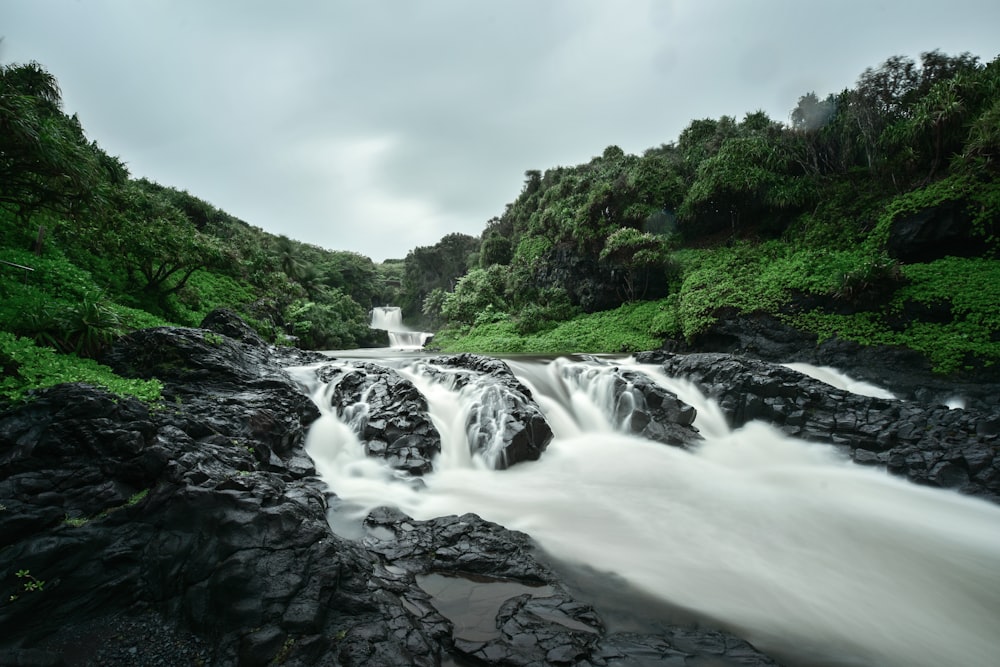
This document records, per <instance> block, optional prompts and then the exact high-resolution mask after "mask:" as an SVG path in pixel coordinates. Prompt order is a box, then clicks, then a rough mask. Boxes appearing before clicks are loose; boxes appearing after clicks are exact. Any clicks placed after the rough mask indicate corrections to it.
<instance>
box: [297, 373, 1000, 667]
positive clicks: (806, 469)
mask: <svg viewBox="0 0 1000 667" xmlns="http://www.w3.org/2000/svg"><path fill="white" fill-rule="evenodd" d="M369 360H370V359H369ZM383 363H385V364H386V365H391V366H393V367H394V368H396V369H397V370H398V371H399V372H400V373H402V374H403V375H405V376H406V377H407V378H409V379H410V380H411V381H413V382H414V383H415V384H416V385H417V387H418V388H420V390H421V391H422V392H423V393H424V394H425V396H426V397H427V399H428V401H429V405H430V412H431V416H432V419H433V421H434V422H435V425H436V426H437V427H438V429H439V431H440V432H441V434H442V438H443V449H442V452H441V455H440V456H439V458H438V460H437V461H436V465H435V471H434V472H433V473H432V474H429V475H427V476H425V478H424V480H425V482H426V485H425V486H424V488H422V489H419V490H417V489H414V488H413V486H412V485H409V484H405V483H401V482H400V481H399V480H398V479H397V477H396V475H394V474H393V473H392V472H391V471H389V470H388V469H387V468H386V466H385V465H384V463H383V462H382V461H380V460H377V459H373V458H368V457H366V456H365V455H364V451H363V448H362V446H361V444H360V443H359V442H358V440H357V438H356V436H355V435H354V433H353V432H352V430H351V429H350V428H349V427H348V426H346V425H345V424H343V423H342V422H341V421H340V419H339V417H338V415H336V414H332V413H330V411H329V409H327V411H326V412H325V414H324V415H323V417H321V419H320V420H319V421H318V422H317V423H316V424H315V425H314V426H313V427H312V429H311V432H310V434H309V437H308V442H307V450H308V452H309V454H310V455H311V456H312V458H313V459H314V461H315V463H316V468H317V470H318V472H319V473H320V475H321V476H322V478H323V479H324V480H325V481H326V482H327V483H328V484H329V486H330V488H331V490H332V491H333V492H334V493H336V495H337V496H338V497H339V498H340V499H341V501H342V502H343V506H342V509H341V511H340V512H339V513H338V514H339V518H338V519H337V520H343V519H344V518H345V514H353V516H354V517H361V516H363V515H364V514H366V513H367V512H368V511H369V510H370V509H372V508H374V507H377V506H380V505H391V506H395V507H398V508H399V509H401V510H402V511H403V512H405V513H407V514H409V515H411V516H413V517H414V518H417V519H428V518H432V517H435V516H442V515H448V514H462V513H465V512H474V513H476V514H478V515H480V516H482V517H483V518H485V519H488V520H490V521H494V522H496V523H499V524H502V525H504V526H507V527H508V528H512V529H516V530H521V531H524V532H526V533H528V534H530V535H531V536H532V537H533V538H534V539H535V540H536V541H537V543H538V544H539V545H540V546H541V547H542V548H543V549H544V550H545V551H546V552H547V553H549V554H551V555H552V556H553V557H554V558H556V559H558V560H560V561H563V562H565V563H569V564H578V565H580V566H581V567H587V568H590V569H592V570H594V571H596V572H599V573H604V574H605V575H606V577H605V578H606V579H608V580H611V581H615V582H619V583H620V582H625V583H627V584H628V586H617V585H616V586H613V588H616V589H622V588H625V589H631V590H632V591H633V592H634V593H635V600H636V601H637V602H636V603H635V604H634V605H632V608H633V610H635V609H641V610H642V611H640V612H638V614H639V615H644V614H649V615H652V616H654V617H655V615H656V614H658V613H664V614H665V613H666V612H663V611H657V601H659V602H660V603H662V607H663V608H664V609H666V608H668V607H669V608H671V609H675V610H676V609H682V610H686V611H687V612H689V613H691V614H693V615H695V616H696V617H702V618H707V619H711V620H712V621H713V622H714V623H715V624H717V625H720V626H722V627H725V628H727V629H730V630H731V631H733V632H734V633H736V634H738V635H740V636H742V637H744V638H746V639H748V640H750V641H751V642H753V643H754V644H755V645H756V646H758V647H759V648H760V649H761V650H763V651H765V652H769V653H771V654H773V655H775V656H778V657H780V658H781V659H783V660H784V661H786V662H789V663H792V664H799V665H814V664H815V665H900V666H904V665H905V666H907V667H913V666H916V665H928V666H935V667H938V666H940V665H969V666H973V665H984V666H985V665H995V664H1000V662H998V661H1000V507H997V506H995V505H993V504H990V503H987V502H984V501H980V500H977V499H973V498H968V497H964V496H961V495H959V494H956V493H952V492H949V491H943V490H938V489H931V488H925V487H919V486H916V485H913V484H911V483H908V482H906V481H905V480H902V479H898V478H894V477H890V476H888V475H887V474H886V473H884V472H883V471H880V470H878V469H875V468H870V467H861V466H857V465H855V464H853V463H851V462H850V461H847V460H845V459H844V458H842V457H841V456H840V455H839V454H838V453H837V451H836V450H835V449H834V448H833V447H831V446H828V445H821V444H810V443H806V442H803V441H800V440H796V439H792V438H788V437H786V436H784V435H782V434H781V433H779V432H778V431H776V430H775V429H773V428H771V427H769V426H767V425H765V424H761V423H751V424H748V425H747V426H746V427H744V428H741V429H739V430H736V431H731V430H730V429H729V428H728V427H727V426H726V423H725V421H724V419H723V418H722V417H721V414H720V412H719V410H718V409H717V407H716V406H715V405H714V404H712V403H711V402H710V401H708V400H706V399H705V398H704V397H703V396H701V395H700V394H699V393H698V391H697V390H696V389H694V388H693V387H692V386H690V385H689V384H687V383H684V382H681V381H677V380H673V379H670V378H667V377H665V376H664V375H663V374H662V372H661V371H659V370H658V369H657V368H655V367H646V366H640V365H637V364H634V363H633V362H631V360H629V359H621V358H617V359H598V358H589V359H566V358H562V359H556V360H508V364H509V365H510V366H511V368H512V370H514V372H515V374H516V375H517V376H518V377H519V378H520V379H521V380H522V382H524V383H525V384H526V385H527V386H529V387H530V388H531V389H532V392H533V394H534V395H535V397H536V399H537V400H538V402H539V404H540V406H541V407H542V409H543V411H544V412H545V414H546V418H547V419H548V421H549V423H550V425H551V426H552V429H553V431H554V433H555V437H554V439H553V441H552V443H551V444H550V445H549V447H548V449H547V450H546V451H545V453H544V454H543V455H542V457H541V459H540V460H538V461H535V462H528V463H521V464H518V465H516V466H513V467H512V468H510V469H508V470H503V471H496V470H493V469H491V468H490V467H489V466H487V465H486V464H485V463H484V462H483V461H481V460H479V459H478V458H477V457H474V456H472V455H470V453H469V447H468V442H467V438H466V434H465V431H464V424H465V416H466V414H467V412H468V410H470V409H473V406H474V405H475V404H476V401H477V400H479V399H480V398H481V397H480V396H477V395H476V391H475V390H471V389H466V390H465V391H463V392H456V391H454V390H453V389H451V388H450V387H449V386H447V385H446V384H443V383H442V382H441V381H440V380H432V379H430V376H429V375H428V374H427V373H425V372H424V369H425V368H426V366H425V365H426V364H427V363H428V361H427V359H426V358H423V357H410V358H409V359H404V358H396V359H387V360H383ZM612 363H614V364H617V365H619V366H622V365H630V366H632V367H633V368H634V369H636V370H640V371H642V372H645V373H647V374H649V376H650V377H652V378H654V379H655V380H656V381H657V382H658V383H660V384H661V385H663V386H664V387H666V388H668V389H670V390H671V391H674V392H675V393H676V394H677V395H678V396H679V397H680V398H681V399H682V400H684V401H686V402H688V403H689V404H691V405H693V406H695V408H696V409H697V410H698V418H697V420H696V421H695V426H696V427H697V428H698V429H699V430H700V431H701V433H702V435H704V436H705V441H704V442H703V443H702V444H701V445H699V446H698V447H697V448H696V449H695V450H693V451H689V450H684V449H680V448H675V447H669V446H666V445H662V444H658V443H655V442H651V441H647V440H643V439H641V438H637V437H633V436H629V435H625V434H624V433H622V432H621V429H620V428H619V426H620V425H616V424H615V423H614V420H613V419H612V417H611V415H612V414H613V406H611V405H610V404H609V400H610V398H609V393H608V391H607V382H606V379H607V376H608V372H607V371H608V369H609V368H610V364H612ZM799 370H804V371H808V370H809V369H803V368H799ZM817 373H826V374H827V375H826V376H825V379H826V381H828V382H837V381H838V378H837V377H836V374H835V373H831V371H830V370H829V369H825V370H822V371H819V370H817ZM845 382H846V378H845ZM870 389H871V390H874V391H878V389H877V388H870ZM321 390H322V388H319V387H318V388H317V391H321ZM856 390H857V389H856ZM345 508H346V509H345ZM348 518H350V517H348ZM619 594H620V595H621V593H619ZM639 600H642V603H641V605H642V606H640V603H639V602H638V601H639ZM623 606H625V607H628V606H629V604H628V603H625V604H624V605H623ZM598 608H599V609H600V605H599V604H598ZM646 620H650V619H646ZM655 620H656V619H655V618H653V619H652V621H655ZM622 622H623V623H624V622H625V621H624V620H623V621H622Z"/></svg>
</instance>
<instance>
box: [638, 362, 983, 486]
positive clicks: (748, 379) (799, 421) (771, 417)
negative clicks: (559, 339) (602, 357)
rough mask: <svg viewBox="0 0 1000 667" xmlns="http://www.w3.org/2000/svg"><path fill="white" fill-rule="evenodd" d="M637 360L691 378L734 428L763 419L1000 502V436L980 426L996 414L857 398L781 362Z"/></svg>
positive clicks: (922, 479)
mask: <svg viewBox="0 0 1000 667" xmlns="http://www.w3.org/2000/svg"><path fill="white" fill-rule="evenodd" d="M638 358H639V360H641V361H643V362H644V363H659V364H660V365H661V366H662V367H663V369H664V371H665V372H667V373H668V374H670V375H673V376H678V377H686V378H688V379H689V380H691V381H692V382H694V383H695V384H696V385H697V386H698V387H699V389H700V390H701V391H703V392H704V393H705V394H706V395H708V396H710V397H712V398H714V399H715V400H716V401H718V403H719V406H720V408H721V409H722V411H723V413H724V414H725V416H726V418H727V421H728V422H729V425H730V426H732V427H734V428H738V427H740V426H743V425H744V424H746V423H747V422H749V421H752V420H760V421H765V422H768V423H770V424H774V425H775V426H777V427H779V428H780V429H781V430H782V431H783V432H785V433H787V434H788V435H791V436H795V437H799V438H802V439H805V440H810V441H814V442H827V443H831V444H834V445H837V446H838V447H840V448H841V449H842V450H844V451H845V452H846V453H848V454H850V456H851V457H852V458H853V459H854V460H855V462H857V463H861V464H874V465H885V466H886V467H887V469H888V470H889V472H892V473H894V474H898V475H904V476H906V477H907V478H909V479H910V480H912V481H914V482H917V483H919V484H928V485H931V486H939V487H944V488H951V489H956V490H958V491H961V492H963V493H967V494H970V495H976V496H981V497H984V498H987V499H991V500H994V501H998V500H1000V483H998V475H997V474H996V471H997V470H1000V457H998V456H997V453H998V451H1000V436H997V435H996V434H992V433H988V432H985V433H984V430H986V431H988V429H983V428H982V424H984V423H989V422H990V421H991V420H993V419H995V418H996V415H995V413H985V414H984V413H983V412H981V411H978V410H951V409H949V408H947V407H946V406H943V405H924V404H920V403H917V402H912V401H900V400H892V399H884V398H872V397H868V396H860V395H857V394H852V393H850V392H846V391H843V390H840V389H836V388H834V387H831V386H830V385H827V384H825V383H823V382H820V381H819V380H815V379H813V378H810V377H807V376H805V375H802V374H801V373H799V372H797V371H794V370H791V369H789V368H786V367H784V366H781V365H778V364H771V363H768V362H764V361H758V360H754V359H746V358H743V357H737V356H734V355H729V354H721V353H695V354H687V355H678V354H670V353H665V352H655V353H644V354H641V355H638Z"/></svg>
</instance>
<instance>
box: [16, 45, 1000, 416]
mask: <svg viewBox="0 0 1000 667" xmlns="http://www.w3.org/2000/svg"><path fill="white" fill-rule="evenodd" d="M664 139H665V142H664V143H663V144H662V145H660V146H655V147H651V148H649V149H648V150H646V151H645V152H644V153H643V154H642V155H631V154H626V153H625V152H623V151H622V150H621V149H620V148H618V147H616V146H608V147H607V148H605V149H603V151H601V152H600V155H598V156H596V157H594V158H593V159H591V160H590V161H589V162H587V163H585V164H579V165H575V166H552V167H549V168H546V169H544V170H539V169H529V170H527V171H526V172H525V175H524V185H523V189H522V190H521V192H520V193H518V194H517V195H516V196H515V197H514V198H513V201H512V202H511V203H509V204H508V205H507V206H506V208H505V209H504V210H503V211H500V212H498V215H497V216H496V217H494V218H492V219H490V220H488V221H485V222H484V228H483V231H482V234H481V235H480V236H479V237H472V236H468V235H465V234H458V233H455V234H449V235H447V236H445V237H444V238H442V239H441V240H440V241H438V242H437V243H436V244H434V245H431V246H426V247H417V248H414V249H412V250H411V251H410V252H409V253H408V254H407V256H406V257H404V258H400V259H395V260H387V261H384V262H382V263H378V264H376V263H375V262H373V261H372V260H371V259H369V258H367V257H364V256H361V255H358V254H356V253H352V252H346V251H340V250H336V249H325V248H320V247H316V246H313V245H309V244H305V243H301V242H299V241H296V240H295V239H291V238H288V237H286V236H282V235H276V234H274V233H271V232H267V231H264V230H262V229H260V228H258V227H255V226H253V225H252V221H251V222H246V221H243V220H240V219H237V218H235V217H233V216H231V215H229V214H227V213H226V212H225V211H222V210H220V209H218V208H216V207H215V206H213V205H212V204H211V203H209V202H206V201H204V200H202V199H199V198H198V197H197V196H196V194H192V193H188V192H186V191H182V190H178V189H176V188H172V187H170V185H169V184H159V183H154V182H151V181H149V180H147V179H144V178H134V177H133V176H131V175H130V174H129V171H128V168H127V166H126V161H127V156H121V157H120V156H113V155H109V154H108V153H106V152H105V151H104V150H102V148H101V147H100V146H98V145H97V144H96V143H95V142H93V141H91V140H89V139H88V138H87V135H86V131H85V129H84V127H83V126H82V125H81V123H80V121H79V119H78V118H77V117H76V116H71V115H67V114H66V113H65V112H64V111H63V109H62V106H61V96H60V89H59V85H58V81H57V79H56V76H55V75H54V74H53V73H51V72H49V71H47V70H46V69H45V67H44V66H43V65H41V64H39V63H35V62H30V63H23V64H20V63H10V64H4V65H2V67H0V400H3V401H17V400H21V399H23V398H24V397H25V396H26V395H27V392H28V391H30V390H31V389H35V388H40V387H46V386H51V385H54V384H58V383H61V382H66V381H88V382H91V383H94V384H98V385H101V386H103V387H106V388H108V389H110V390H112V391H114V392H117V393H120V394H128V395H134V396H137V397H140V398H143V399H146V400H155V399H156V398H158V396H159V392H160V385H159V382H158V381H157V380H156V379H155V378H154V379H149V380H135V379H128V380H126V379H123V378H120V377H118V376H116V375H115V374H114V373H113V372H112V371H111V370H110V369H109V368H107V367H106V366H103V365H101V364H100V363H99V361H100V359H101V355H102V353H104V352H105V350H106V349H107V348H108V346H109V345H110V344H112V343H113V342H114V341H115V340H117V339H119V337H121V336H125V335H128V334H129V333H130V332H133V331H136V330H138V329H143V328H148V327H152V326H159V325H167V324H176V325H183V326H198V325H199V324H200V322H201V321H202V319H203V318H204V317H205V316H206V315H207V314H208V313H209V312H211V311H212V310H214V309H216V308H219V307H225V308H228V309H231V310H232V311H234V312H236V313H237V314H238V315H239V316H240V317H242V318H243V319H244V320H245V321H246V322H248V323H249V324H250V325H251V326H252V327H253V329H254V330H255V331H256V332H257V333H258V334H259V335H260V336H261V337H262V338H263V339H264V340H266V341H268V342H270V343H273V344H276V345H279V346H295V347H300V348H303V349H311V350H331V349H351V348H357V347H377V346H382V345H385V344H386V342H385V340H384V339H383V338H381V336H384V332H379V331H373V330H371V329H369V326H368V324H369V311H370V309H371V308H372V307H374V306H378V305H389V304H391V305H396V306H399V307H401V308H402V310H403V314H404V316H405V318H406V321H407V323H408V324H410V325H411V326H419V327H423V328H426V329H428V330H433V331H435V332H436V336H435V338H434V341H433V343H432V345H433V346H434V347H436V348H437V349H440V350H442V351H446V352H459V351H475V352H483V353H529V352H530V353H567V352H632V351H639V350H650V349H657V348H661V347H662V346H664V345H665V344H667V345H668V346H670V345H672V346H675V347H678V346H679V347H680V348H688V349H696V348H697V347H698V346H699V342H701V341H704V340H706V339H707V337H711V336H712V335H713V334H714V333H716V329H715V328H714V327H717V325H718V324H719V323H720V322H722V321H726V320H727V318H728V319H732V318H733V317H735V316H740V315H755V314H758V315H759V314H763V315H767V316H769V317H771V318H774V319H775V320H777V321H779V322H781V323H782V324H783V325H787V326H789V327H792V328H794V329H796V330H798V331H800V332H805V333H806V334H808V336H810V337H812V338H814V339H815V341H816V342H817V343H819V342H822V341H825V340H830V339H840V340H845V341H853V342H856V343H860V344H862V345H883V346H891V347H896V348H901V349H908V350H912V351H915V352H917V353H919V354H920V355H921V356H922V358H924V359H925V360H926V362H927V364H928V365H929V366H930V367H931V368H932V369H933V370H934V372H935V373H938V374H939V375H941V376H944V377H953V378H961V377H962V376H964V375H982V374H984V373H985V374H986V375H990V374H994V373H995V364H996V362H997V360H998V359H1000V333H998V332H1000V308H998V307H997V305H998V304H1000V262H998V248H1000V237H998V218H1000V166H998V158H1000V59H997V58H994V59H993V60H991V61H989V62H983V61H981V60H980V58H979V57H976V56H973V55H970V54H968V53H963V54H960V55H948V54H945V53H942V52H940V51H928V52H926V53H923V54H922V55H921V56H920V58H919V60H914V59H911V58H908V57H904V56H896V57H892V58H889V59H888V60H886V61H885V62H883V63H881V64H878V65H873V66H872V67H870V68H868V69H866V70H865V71H863V72H861V73H860V75H859V77H858V79H857V82H856V84H855V85H854V87H852V88H848V89H844V90H842V91H839V92H835V93H826V92H821V91H806V92H804V94H803V95H802V96H801V97H800V98H799V100H798V104H797V105H796V106H795V108H794V109H792V110H791V112H790V115H789V118H788V120H787V122H786V121H782V120H777V119H772V118H769V117H768V116H767V115H766V114H765V113H763V112H759V111H757V112H755V111H749V112H747V113H746V114H745V115H744V116H743V118H734V117H729V116H723V117H721V118H717V119H712V118H704V119H697V120H692V121H691V122H690V124H689V125H688V126H687V127H686V128H685V129H684V130H683V131H682V132H681V133H680V136H678V137H676V138H669V137H665V138H664ZM595 141H599V138H595ZM485 159H488V156H487V157H486V158H485ZM513 194H514V193H512V195H513Z"/></svg>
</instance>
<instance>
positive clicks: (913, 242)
mask: <svg viewBox="0 0 1000 667" xmlns="http://www.w3.org/2000/svg"><path fill="white" fill-rule="evenodd" d="M968 209H969V203H968V202H966V201H961V200H958V201H949V202H945V203H943V204H939V205H937V206H930V207H928V208H925V209H922V210H920V211H917V212H915V213H912V214H910V215H907V216H903V217H901V218H899V219H897V220H894V221H893V223H892V225H891V226H890V227H889V238H888V240H887V241H886V252H887V253H888V254H889V256H890V257H893V258H896V259H899V260H901V261H903V262H932V261H934V260H935V259H940V258H942V257H948V256H952V257H978V256H980V255H982V254H983V253H984V252H985V250H986V247H985V244H984V243H983V241H982V238H985V235H984V236H983V237H981V238H979V239H977V238H975V237H974V236H973V225H972V218H971V216H970V215H969V212H968Z"/></svg>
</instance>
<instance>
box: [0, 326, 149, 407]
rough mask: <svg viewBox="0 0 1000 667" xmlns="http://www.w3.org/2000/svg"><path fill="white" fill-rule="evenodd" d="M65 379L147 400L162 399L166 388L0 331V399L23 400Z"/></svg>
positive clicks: (65, 380) (90, 360)
mask: <svg viewBox="0 0 1000 667" xmlns="http://www.w3.org/2000/svg"><path fill="white" fill-rule="evenodd" d="M64 382H87V383H89V384H93V385H97V386H100V387H104V388H105V389H107V390H108V391H111V392H113V393H116V394H119V395H122V396H135V397H136V398H139V399H141V400H144V401H157V400H159V399H160V394H161V391H162V389H163V385H162V384H161V383H160V382H159V380H134V379H126V378H122V377H120V376H118V375H115V373H114V372H113V371H112V370H111V369H110V368H108V367H107V366H102V365H101V364H98V363H97V362H96V361H94V360H92V359H81V358H79V357H77V356H76V355H74V354H59V353H57V352H55V351H53V350H51V349H50V348H47V347H38V346H37V345H35V344H34V343H33V342H32V341H30V340H28V339H26V338H18V337H16V336H14V335H13V334H11V333H7V332H3V331H0V401H15V400H20V399H23V398H24V397H25V395H26V394H27V392H28V391H30V390H32V389H41V388H44V387H51V386H54V385H57V384H61V383H64Z"/></svg>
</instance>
